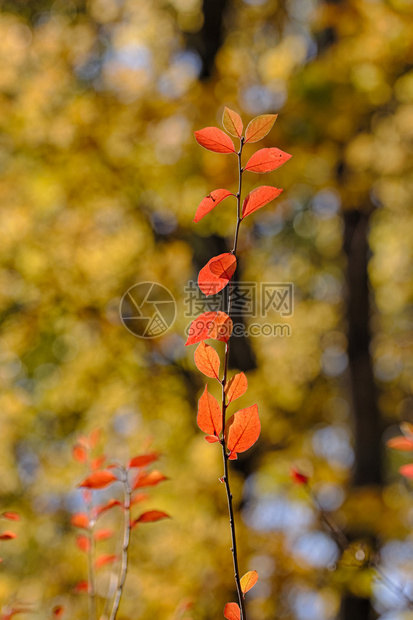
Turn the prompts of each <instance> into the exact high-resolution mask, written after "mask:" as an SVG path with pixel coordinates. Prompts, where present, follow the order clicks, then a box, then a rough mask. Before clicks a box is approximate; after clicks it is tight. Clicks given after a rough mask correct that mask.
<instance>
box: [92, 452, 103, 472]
mask: <svg viewBox="0 0 413 620" xmlns="http://www.w3.org/2000/svg"><path fill="white" fill-rule="evenodd" d="M105 461H106V456H105V455H104V454H103V455H102V456H98V457H97V458H95V459H93V461H92V463H91V467H92V469H93V471H95V470H96V469H99V467H102V465H103V463H104V462H105Z"/></svg>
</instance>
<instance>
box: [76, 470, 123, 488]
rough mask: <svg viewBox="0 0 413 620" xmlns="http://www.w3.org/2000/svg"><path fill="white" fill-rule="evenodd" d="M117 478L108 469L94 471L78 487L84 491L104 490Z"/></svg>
mask: <svg viewBox="0 0 413 620" xmlns="http://www.w3.org/2000/svg"><path fill="white" fill-rule="evenodd" d="M117 481H118V478H117V477H116V476H115V474H114V473H113V472H111V471H109V470H108V469H104V470H102V471H95V472H94V473H93V474H91V475H90V476H88V477H87V478H85V479H84V480H83V482H81V483H80V484H79V485H78V486H79V487H82V488H86V489H104V488H105V487H107V486H109V485H110V484H112V483H113V482H117Z"/></svg>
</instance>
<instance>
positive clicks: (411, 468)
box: [399, 463, 413, 479]
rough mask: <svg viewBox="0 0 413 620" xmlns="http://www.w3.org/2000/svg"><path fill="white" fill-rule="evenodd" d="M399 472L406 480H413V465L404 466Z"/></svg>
mask: <svg viewBox="0 0 413 620" xmlns="http://www.w3.org/2000/svg"><path fill="white" fill-rule="evenodd" d="M399 472H400V473H401V475H402V476H405V477H406V478H410V479H413V463H409V464H408V465H403V466H402V467H400V469H399Z"/></svg>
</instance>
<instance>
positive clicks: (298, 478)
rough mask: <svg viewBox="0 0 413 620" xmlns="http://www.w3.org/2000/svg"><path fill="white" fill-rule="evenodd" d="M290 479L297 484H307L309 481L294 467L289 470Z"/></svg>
mask: <svg viewBox="0 0 413 620" xmlns="http://www.w3.org/2000/svg"><path fill="white" fill-rule="evenodd" d="M291 478H292V479H293V480H294V482H296V483H297V484H307V483H308V481H309V476H307V475H306V474H303V473H302V472H301V471H298V469H295V467H292V468H291Z"/></svg>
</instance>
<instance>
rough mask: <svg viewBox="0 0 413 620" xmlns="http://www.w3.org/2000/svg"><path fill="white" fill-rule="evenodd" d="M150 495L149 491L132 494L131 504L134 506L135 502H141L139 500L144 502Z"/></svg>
mask: <svg viewBox="0 0 413 620" xmlns="http://www.w3.org/2000/svg"><path fill="white" fill-rule="evenodd" d="M148 497H149V495H148V494H147V493H135V494H134V495H132V497H131V500H130V505H131V506H134V505H135V504H139V502H143V501H144V500H145V499H148Z"/></svg>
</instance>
